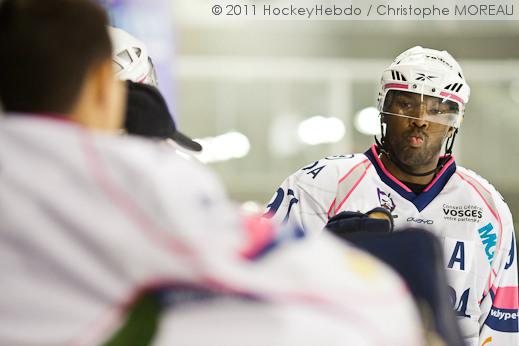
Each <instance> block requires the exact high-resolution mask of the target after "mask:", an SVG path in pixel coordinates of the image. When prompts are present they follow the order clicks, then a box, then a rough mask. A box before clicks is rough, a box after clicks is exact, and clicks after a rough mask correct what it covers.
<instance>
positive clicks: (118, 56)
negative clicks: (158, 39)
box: [108, 27, 202, 152]
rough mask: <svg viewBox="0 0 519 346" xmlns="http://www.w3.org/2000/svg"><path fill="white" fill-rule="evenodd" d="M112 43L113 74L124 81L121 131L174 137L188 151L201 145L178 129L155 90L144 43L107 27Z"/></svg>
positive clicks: (192, 150) (167, 138)
mask: <svg viewBox="0 0 519 346" xmlns="http://www.w3.org/2000/svg"><path fill="white" fill-rule="evenodd" d="M108 32H109V33H110V40H111V42H112V46H113V51H112V62H113V65H114V68H115V71H116V76H117V77H118V78H119V79H120V80H123V81H127V83H126V86H127V90H128V95H127V104H126V116H125V121H124V130H125V131H126V132H127V133H129V134H133V135H138V136H143V137H148V138H153V139H166V140H173V142H170V143H175V144H178V145H179V146H180V147H181V148H183V149H187V150H188V151H190V152H197V151H201V150H202V146H201V145H200V144H199V143H198V142H196V141H193V140H192V139H190V138H189V137H187V136H186V135H184V134H183V133H181V132H180V131H178V130H177V127H176V125H175V121H174V119H173V116H172V115H171V114H170V111H169V108H168V105H167V104H166V101H165V100H164V98H163V97H162V94H161V93H160V91H159V90H158V89H157V87H158V80H157V73H156V71H155V67H154V66H153V61H152V60H151V57H150V56H149V55H148V49H147V47H146V45H145V44H144V43H143V42H141V41H140V40H138V39H137V38H135V37H133V36H132V35H130V34H129V33H128V32H126V31H124V30H122V29H119V28H115V27H108Z"/></svg>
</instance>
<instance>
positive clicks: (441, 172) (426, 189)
mask: <svg viewBox="0 0 519 346" xmlns="http://www.w3.org/2000/svg"><path fill="white" fill-rule="evenodd" d="M453 163H454V157H451V159H450V160H449V162H447V164H446V165H445V166H443V168H442V169H441V171H440V173H438V174H437V175H436V177H435V178H434V179H433V181H431V182H430V183H429V185H428V186H427V187H426V188H425V190H423V192H427V191H429V189H430V188H431V187H433V186H434V184H435V183H436V182H437V181H438V179H440V177H441V176H442V175H443V173H445V171H446V170H447V168H449V167H450V166H452V164H453Z"/></svg>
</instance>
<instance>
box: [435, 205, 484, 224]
mask: <svg viewBox="0 0 519 346" xmlns="http://www.w3.org/2000/svg"><path fill="white" fill-rule="evenodd" d="M442 210H443V218H444V219H445V220H449V221H456V222H474V223H479V222H480V221H481V219H482V218H483V208H481V207H478V206H477V205H472V204H467V205H450V204H444V205H443V206H442Z"/></svg>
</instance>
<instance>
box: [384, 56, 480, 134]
mask: <svg viewBox="0 0 519 346" xmlns="http://www.w3.org/2000/svg"><path fill="white" fill-rule="evenodd" d="M391 90H398V91H406V92H411V93H416V94H421V95H426V96H433V97H437V98H439V99H441V101H442V102H443V103H445V102H448V103H452V102H454V103H456V104H457V107H456V108H457V110H456V111H455V112H450V113H449V114H443V117H440V116H438V115H435V116H432V117H430V118H426V120H429V121H433V122H439V123H442V124H444V125H448V126H452V127H455V128H459V127H460V125H461V122H462V120H463V114H464V112H465V104H466V103H467V102H468V100H469V96H470V87H469V86H468V84H467V82H466V81H465V78H464V77H463V72H462V70H461V67H460V65H459V64H458V63H457V62H456V60H455V59H454V58H453V57H452V56H451V55H450V54H449V53H448V52H447V51H438V50H435V49H429V48H422V47H421V46H416V47H413V48H410V49H408V50H406V51H405V52H403V53H402V54H400V55H399V56H398V57H397V58H396V59H395V60H394V61H393V62H392V63H391V65H390V66H389V67H388V68H387V69H385V70H384V72H383V73H382V78H381V80H380V86H379V95H378V109H379V111H380V112H381V113H385V112H384V109H383V108H384V103H385V101H386V96H387V94H388V92H389V91H391ZM387 114H392V113H387ZM395 115H399V116H402V115H401V114H395ZM404 116H405V115H404ZM411 117H412V116H411Z"/></svg>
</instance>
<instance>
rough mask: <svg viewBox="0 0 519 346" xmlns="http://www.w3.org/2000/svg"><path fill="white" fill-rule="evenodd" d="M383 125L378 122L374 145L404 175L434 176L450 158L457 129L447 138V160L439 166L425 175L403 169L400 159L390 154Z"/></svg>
mask: <svg viewBox="0 0 519 346" xmlns="http://www.w3.org/2000/svg"><path fill="white" fill-rule="evenodd" d="M384 125H386V123H384V122H382V121H380V141H379V140H378V138H377V136H375V143H376V145H377V147H378V148H379V150H380V152H381V153H382V154H384V155H386V157H387V158H388V159H389V160H390V161H391V162H392V163H394V164H395V166H397V167H398V168H399V169H400V170H401V171H402V172H404V173H406V174H409V175H411V176H413V177H425V176H428V175H431V174H436V173H438V172H439V171H440V170H441V169H442V168H443V166H444V165H445V163H446V162H447V161H449V160H448V158H450V156H452V147H453V146H454V139H455V138H456V134H457V133H458V129H456V130H455V131H454V133H453V134H452V136H450V137H449V138H447V141H446V142H445V156H446V157H447V159H446V160H445V159H444V160H441V161H440V164H439V165H438V166H437V167H436V168H434V169H432V170H430V171H428V172H425V173H415V172H411V171H410V170H408V169H407V168H406V167H405V164H404V163H403V162H402V161H400V159H398V157H397V156H396V155H393V154H391V149H390V148H389V147H388V142H387V139H386V133H385V131H384V130H385V129H384Z"/></svg>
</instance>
